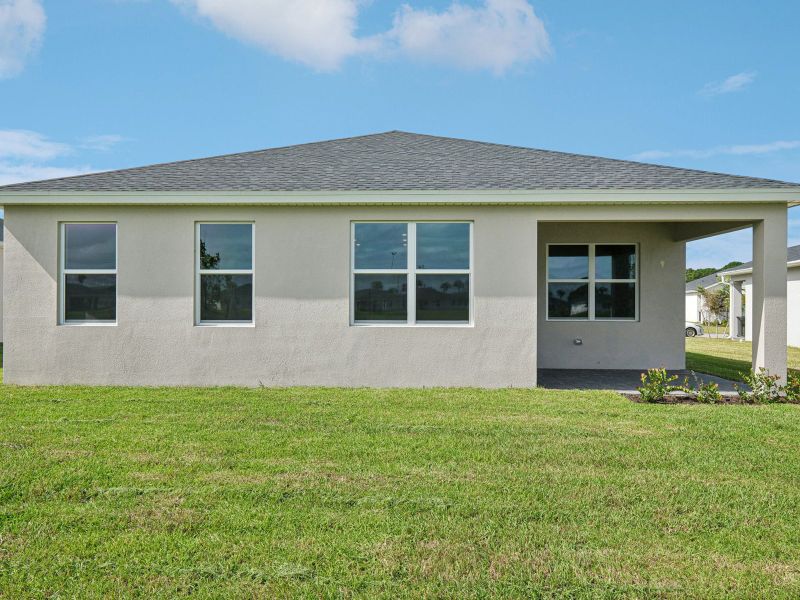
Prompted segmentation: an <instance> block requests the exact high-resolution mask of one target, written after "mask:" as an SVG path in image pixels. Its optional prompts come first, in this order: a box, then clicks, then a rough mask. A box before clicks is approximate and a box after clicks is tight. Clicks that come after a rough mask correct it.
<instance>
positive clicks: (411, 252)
mask: <svg viewBox="0 0 800 600" xmlns="http://www.w3.org/2000/svg"><path fill="white" fill-rule="evenodd" d="M473 285H474V282H473V273H472V222H470V221H447V222H444V221H436V222H433V221H424V222H422V221H420V222H398V221H354V222H353V223H351V273H350V323H351V324H353V325H439V326H441V325H468V324H470V323H472V305H473V302H472V288H473Z"/></svg>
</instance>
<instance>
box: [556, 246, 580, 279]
mask: <svg viewBox="0 0 800 600" xmlns="http://www.w3.org/2000/svg"><path fill="white" fill-rule="evenodd" d="M547 276H548V278H549V279H589V246H588V245H586V244H577V245H561V244H557V245H553V246H549V247H548V255H547Z"/></svg>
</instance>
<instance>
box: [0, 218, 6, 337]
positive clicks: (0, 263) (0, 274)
mask: <svg viewBox="0 0 800 600" xmlns="http://www.w3.org/2000/svg"><path fill="white" fill-rule="evenodd" d="M4 229H5V228H4V227H3V219H0V344H2V343H3V254H4V252H5V248H4V246H3V231H4Z"/></svg>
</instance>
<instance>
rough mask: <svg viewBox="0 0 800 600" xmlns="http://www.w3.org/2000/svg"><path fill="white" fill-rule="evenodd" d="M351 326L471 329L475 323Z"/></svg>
mask: <svg viewBox="0 0 800 600" xmlns="http://www.w3.org/2000/svg"><path fill="white" fill-rule="evenodd" d="M350 327H367V328H369V327H388V328H391V329H397V328H406V329H430V328H443V327H446V328H452V329H470V328H474V327H475V324H474V323H416V324H414V325H411V324H409V323H359V322H356V323H351V324H350Z"/></svg>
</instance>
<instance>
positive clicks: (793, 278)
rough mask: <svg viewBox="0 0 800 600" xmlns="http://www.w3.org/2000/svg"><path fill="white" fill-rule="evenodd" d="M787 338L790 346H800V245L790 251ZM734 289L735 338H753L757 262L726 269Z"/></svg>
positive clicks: (724, 276) (732, 333)
mask: <svg viewBox="0 0 800 600" xmlns="http://www.w3.org/2000/svg"><path fill="white" fill-rule="evenodd" d="M786 256H787V259H788V260H787V263H786V299H787V315H786V338H787V342H788V344H789V345H790V346H799V347H800V246H791V247H789V248H788V249H787V250H786ZM719 275H720V277H721V278H722V279H723V280H724V281H725V283H726V285H729V286H730V299H731V300H730V304H731V308H730V312H731V315H734V317H736V318H735V319H733V321H732V323H731V325H732V329H731V330H730V336H731V337H732V338H744V339H746V340H748V341H749V340H752V339H753V305H752V302H751V301H750V298H752V295H753V263H745V264H743V265H739V266H738V267H733V268H731V269H726V270H725V271H721V272H720V273H719Z"/></svg>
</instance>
